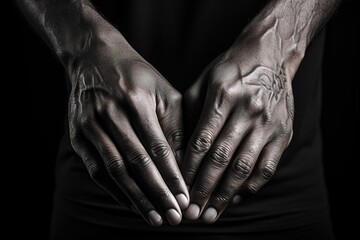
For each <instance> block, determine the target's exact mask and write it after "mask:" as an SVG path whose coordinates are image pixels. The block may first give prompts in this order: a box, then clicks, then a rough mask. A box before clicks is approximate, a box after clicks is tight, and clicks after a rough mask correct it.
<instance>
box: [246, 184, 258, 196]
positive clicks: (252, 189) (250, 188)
mask: <svg viewBox="0 0 360 240" xmlns="http://www.w3.org/2000/svg"><path fill="white" fill-rule="evenodd" d="M247 189H248V191H249V193H251V194H255V193H257V192H258V191H259V189H260V186H259V185H258V184H249V185H248V187H247Z"/></svg>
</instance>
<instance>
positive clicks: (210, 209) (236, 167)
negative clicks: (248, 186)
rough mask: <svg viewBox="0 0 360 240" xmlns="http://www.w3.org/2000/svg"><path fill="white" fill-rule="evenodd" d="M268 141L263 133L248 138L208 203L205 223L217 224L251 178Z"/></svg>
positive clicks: (255, 133)
mask: <svg viewBox="0 0 360 240" xmlns="http://www.w3.org/2000/svg"><path fill="white" fill-rule="evenodd" d="M266 141H267V140H266V136H265V135H264V134H263V133H262V132H261V131H257V132H253V133H251V134H250V135H249V136H248V137H246V139H245V141H244V142H243V144H242V145H241V146H240V148H239V151H238V153H237V154H236V155H235V157H234V158H233V162H232V163H231V167H229V168H228V171H227V172H226V175H225V176H224V179H223V180H222V181H221V183H220V185H219V186H218V188H217V189H216V191H215V192H214V194H213V195H212V196H211V198H210V200H209V202H208V206H207V208H206V210H205V211H204V213H203V216H202V219H203V221H204V222H206V223H213V222H215V221H216V219H217V218H218V217H219V216H220V214H221V213H222V212H223V211H224V209H225V208H226V206H227V205H228V204H229V203H230V201H231V200H232V198H233V196H234V195H235V194H236V193H237V191H238V190H239V188H240V186H241V185H242V184H243V183H244V181H245V180H246V179H247V178H248V177H249V176H250V174H251V172H252V170H253V168H254V166H255V164H256V161H257V158H258V157H259V155H260V153H261V150H262V149H263V147H264V146H265V144H266Z"/></svg>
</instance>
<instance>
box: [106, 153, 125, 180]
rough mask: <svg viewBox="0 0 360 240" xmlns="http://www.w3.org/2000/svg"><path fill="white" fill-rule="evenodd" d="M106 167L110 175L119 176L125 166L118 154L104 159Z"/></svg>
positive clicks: (123, 171)
mask: <svg viewBox="0 0 360 240" xmlns="http://www.w3.org/2000/svg"><path fill="white" fill-rule="evenodd" d="M106 169H107V170H108V172H109V174H110V175H111V176H121V175H123V174H124V173H125V166H124V164H123V162H122V161H121V160H120V158H119V157H118V156H113V157H112V158H110V159H108V160H107V161H106Z"/></svg>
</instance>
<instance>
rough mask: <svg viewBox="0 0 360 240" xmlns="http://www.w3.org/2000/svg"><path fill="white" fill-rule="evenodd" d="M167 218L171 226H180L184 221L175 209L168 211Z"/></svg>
mask: <svg viewBox="0 0 360 240" xmlns="http://www.w3.org/2000/svg"><path fill="white" fill-rule="evenodd" d="M166 218H167V220H168V222H169V223H170V225H178V224H179V223H180V222H181V219H182V217H181V214H180V213H179V212H178V211H176V210H175V209H173V208H171V209H169V210H167V211H166Z"/></svg>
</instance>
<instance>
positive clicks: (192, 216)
mask: <svg viewBox="0 0 360 240" xmlns="http://www.w3.org/2000/svg"><path fill="white" fill-rule="evenodd" d="M199 214H200V207H199V206H198V205H197V204H195V203H192V204H190V205H189V207H188V208H187V209H186V210H185V212H184V215H185V217H186V218H187V219H189V220H196V219H198V218H199Z"/></svg>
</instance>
